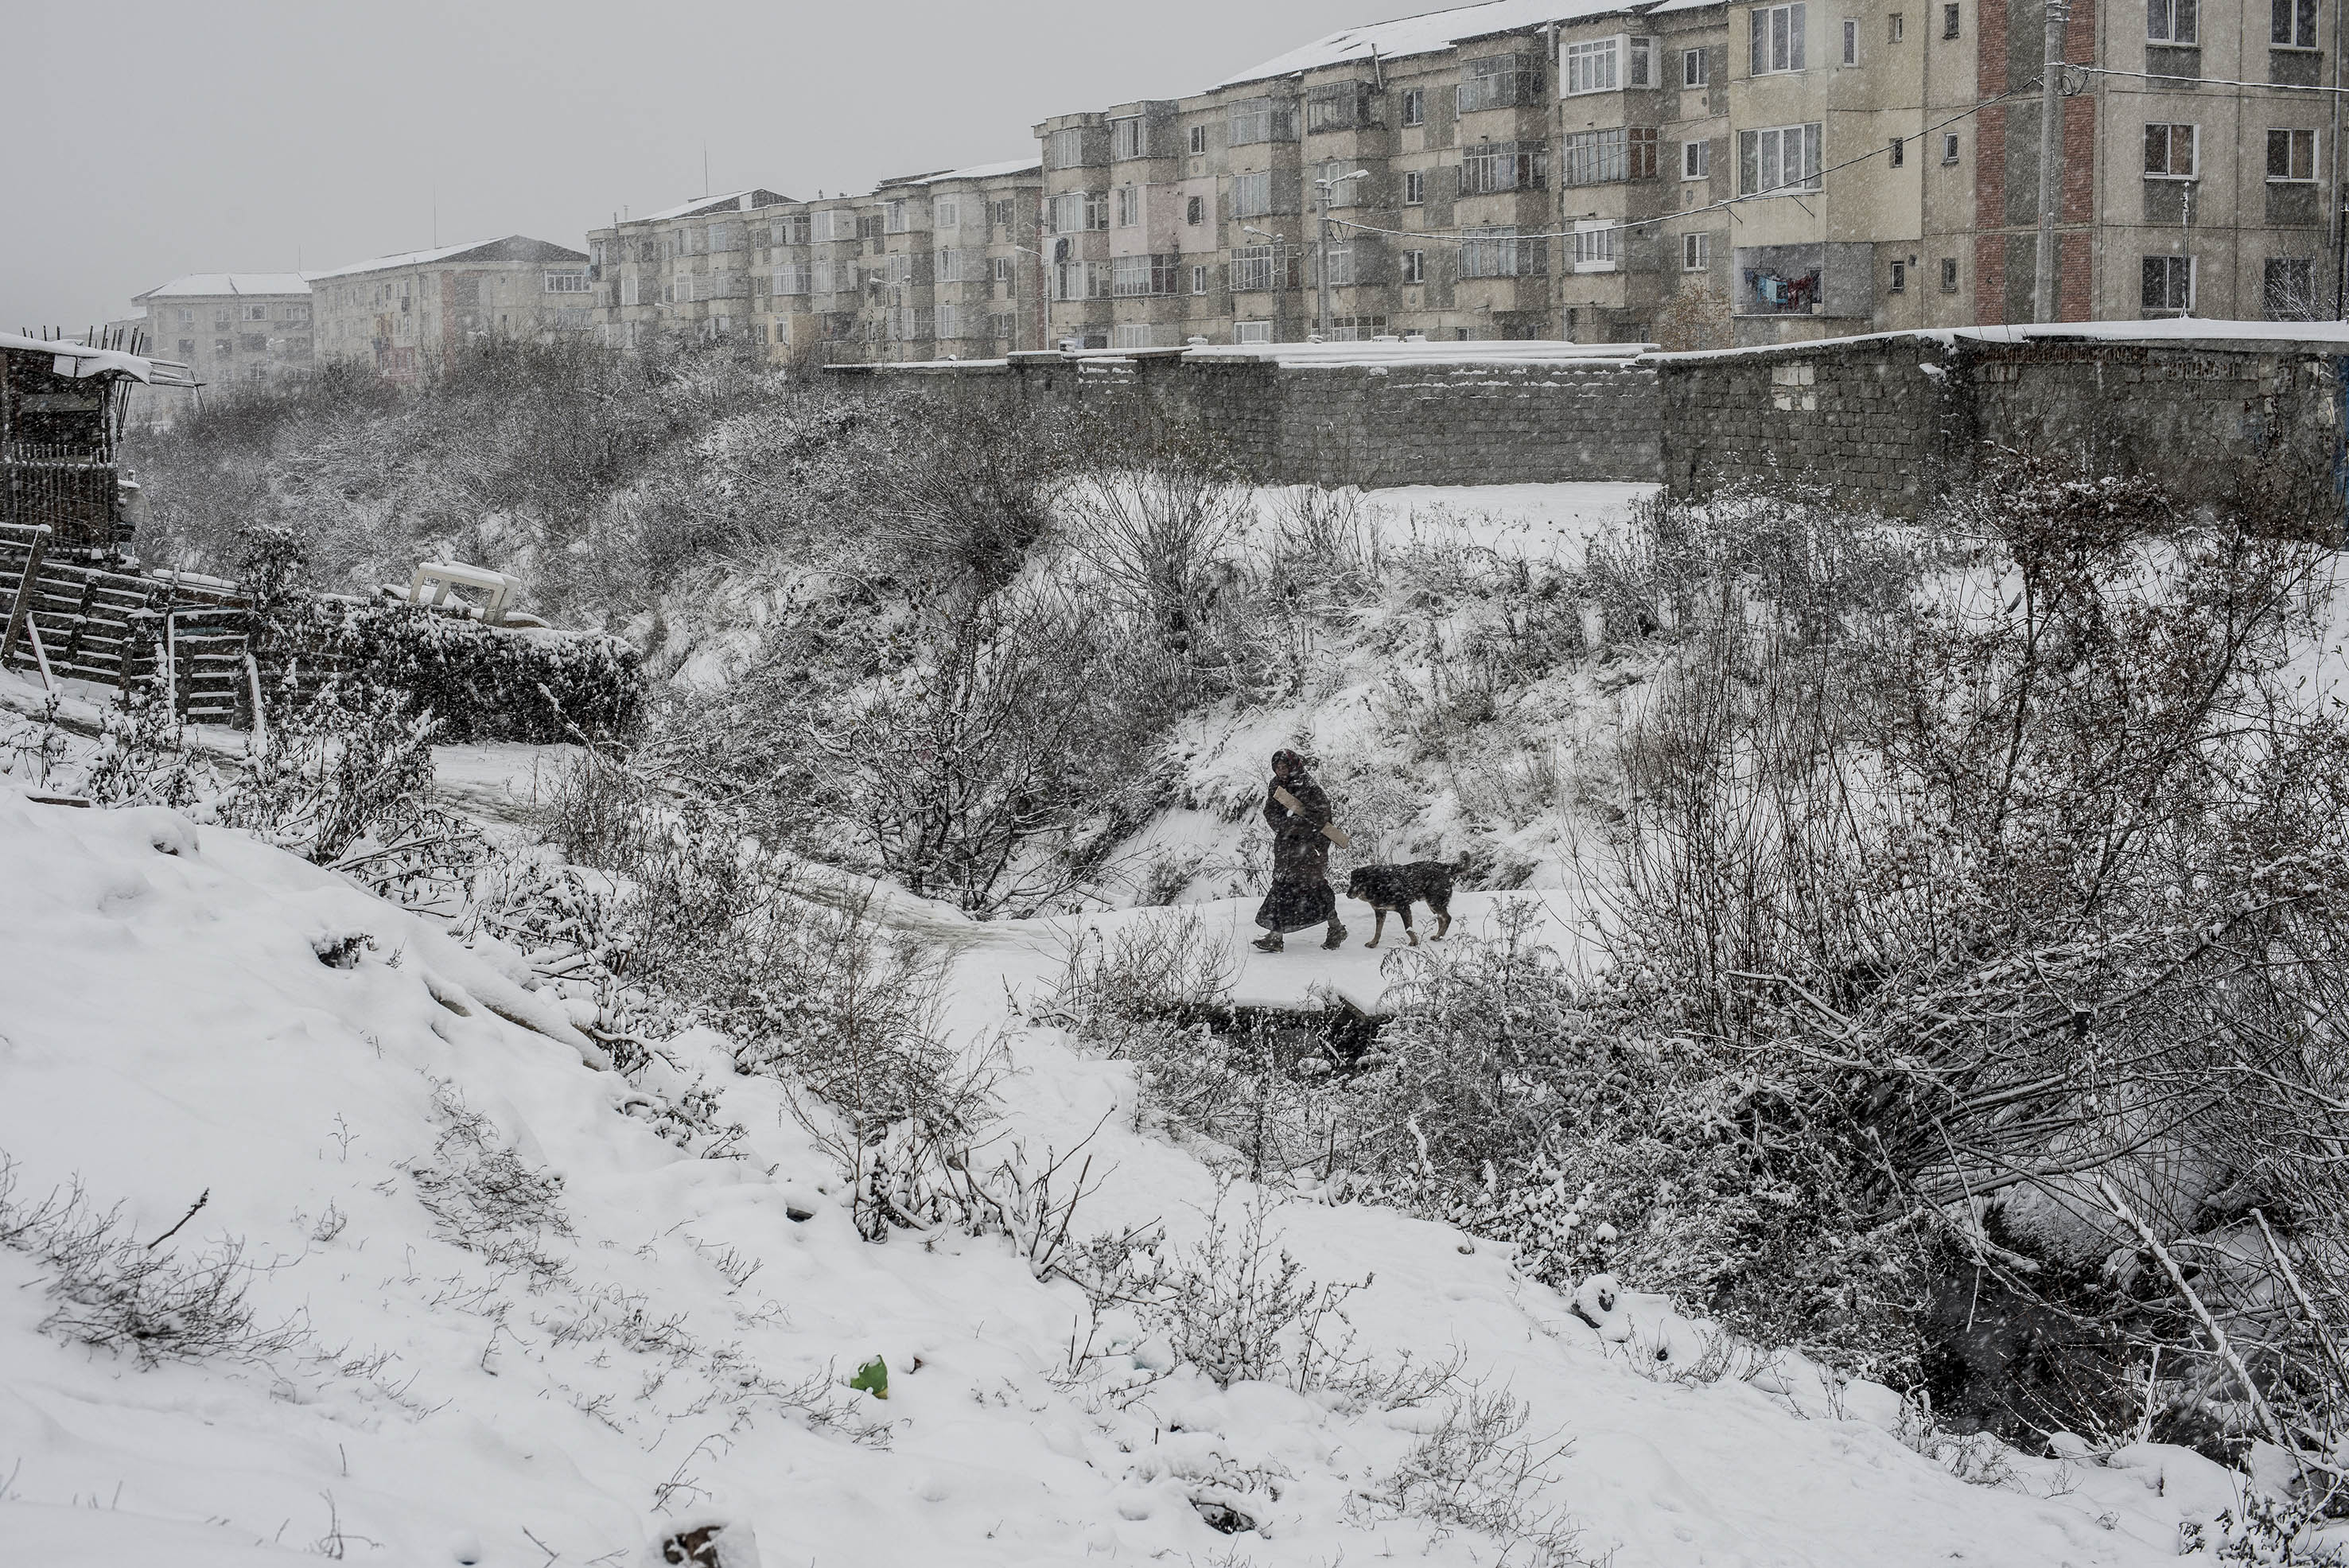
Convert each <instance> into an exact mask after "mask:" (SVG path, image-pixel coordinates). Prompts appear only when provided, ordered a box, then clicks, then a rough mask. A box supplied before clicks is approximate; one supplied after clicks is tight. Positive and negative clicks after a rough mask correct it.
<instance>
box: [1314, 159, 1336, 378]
mask: <svg viewBox="0 0 2349 1568" xmlns="http://www.w3.org/2000/svg"><path fill="white" fill-rule="evenodd" d="M1336 183H1337V182H1336V181H1334V180H1316V181H1315V182H1313V189H1314V192H1315V194H1316V196H1317V197H1318V198H1319V206H1320V208H1321V234H1320V237H1319V239H1318V240H1316V241H1315V242H1314V243H1315V244H1316V245H1318V246H1319V250H1320V253H1321V254H1320V269H1321V327H1320V331H1321V341H1322V342H1324V343H1327V342H1329V341H1330V337H1331V332H1330V326H1331V324H1332V323H1333V322H1334V321H1335V320H1336V319H1337V317H1336V315H1335V313H1334V312H1332V311H1331V309H1330V188H1331V187H1332V186H1333V185H1335V184H1336Z"/></svg>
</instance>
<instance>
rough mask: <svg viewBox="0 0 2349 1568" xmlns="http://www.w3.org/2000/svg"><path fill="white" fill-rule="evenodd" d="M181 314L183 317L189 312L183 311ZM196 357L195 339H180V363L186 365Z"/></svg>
mask: <svg viewBox="0 0 2349 1568" xmlns="http://www.w3.org/2000/svg"><path fill="white" fill-rule="evenodd" d="M180 314H181V315H182V316H185V315H186V314H187V312H186V311H184V310H183V311H181V312H180ZM195 357H196V340H195V339H194V338H192V337H182V338H181V339H180V361H181V363H182V364H185V363H186V362H187V361H189V360H191V359H193V358H195Z"/></svg>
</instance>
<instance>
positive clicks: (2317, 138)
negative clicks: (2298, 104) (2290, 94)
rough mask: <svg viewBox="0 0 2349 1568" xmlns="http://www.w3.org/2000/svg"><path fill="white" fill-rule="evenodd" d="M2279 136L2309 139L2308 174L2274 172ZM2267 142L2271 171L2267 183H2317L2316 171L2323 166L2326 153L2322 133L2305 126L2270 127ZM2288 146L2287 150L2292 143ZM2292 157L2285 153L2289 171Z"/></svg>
mask: <svg viewBox="0 0 2349 1568" xmlns="http://www.w3.org/2000/svg"><path fill="white" fill-rule="evenodd" d="M2279 136H2282V137H2290V138H2294V139H2297V138H2300V137H2303V136H2304V137H2306V138H2307V139H2308V172H2307V173H2305V174H2291V173H2285V174H2278V173H2275V172H2273V166H2274V162H2275V139H2276V138H2277V137H2279ZM2267 142H2268V154H2267V156H2268V166H2269V169H2270V172H2269V174H2268V177H2267V182H2268V183H2269V184H2271V185H2313V184H2314V183H2316V171H2317V169H2318V167H2319V166H2320V165H2321V163H2322V162H2323V151H2324V138H2323V135H2322V134H2321V133H2319V132H2318V131H2316V130H2312V129H2309V128H2307V127H2304V126H2291V125H2277V126H2270V127H2269V128H2268V138H2267ZM2286 146H2287V148H2289V146H2290V143H2289V142H2287V143H2286ZM2291 165H2292V155H2291V153H2290V151H2286V153H2285V155H2284V166H2285V167H2286V168H2287V169H2289V168H2290V167H2291Z"/></svg>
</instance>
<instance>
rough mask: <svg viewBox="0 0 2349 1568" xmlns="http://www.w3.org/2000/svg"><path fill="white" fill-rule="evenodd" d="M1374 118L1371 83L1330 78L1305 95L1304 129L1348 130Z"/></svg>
mask: <svg viewBox="0 0 2349 1568" xmlns="http://www.w3.org/2000/svg"><path fill="white" fill-rule="evenodd" d="M1375 121H1376V117H1375V116H1374V115H1373V114H1372V113H1371V84H1370V83H1368V82H1330V83H1327V84H1325V85H1323V86H1321V87H1318V88H1313V89H1312V90H1311V91H1309V92H1308V93H1307V94H1306V95H1305V129H1306V130H1308V131H1309V132H1310V131H1316V130H1353V129H1354V128H1355V127H1356V126H1358V125H1370V124H1373V123H1375Z"/></svg>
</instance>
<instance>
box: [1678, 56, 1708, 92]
mask: <svg viewBox="0 0 2349 1568" xmlns="http://www.w3.org/2000/svg"><path fill="white" fill-rule="evenodd" d="M1710 76H1711V71H1710V69H1709V67H1707V66H1706V65H1705V54H1704V51H1703V50H1702V49H1682V51H1681V86H1682V87H1684V88H1692V87H1702V86H1704V84H1705V82H1706V81H1707V79H1708V78H1710Z"/></svg>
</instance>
